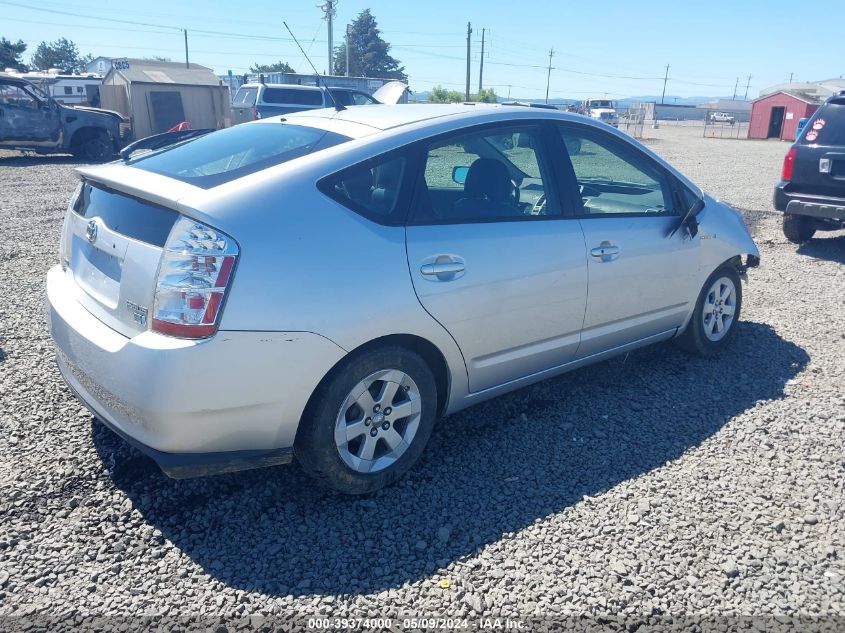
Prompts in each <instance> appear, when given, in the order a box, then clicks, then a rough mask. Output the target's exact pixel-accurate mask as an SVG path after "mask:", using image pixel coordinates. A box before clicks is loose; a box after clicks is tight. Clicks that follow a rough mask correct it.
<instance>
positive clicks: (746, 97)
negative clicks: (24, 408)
mask: <svg viewBox="0 0 845 633" xmlns="http://www.w3.org/2000/svg"><path fill="white" fill-rule="evenodd" d="M750 87H751V75H748V83H746V84H745V97H743V99H744V100H745V101H748V89H749V88H750Z"/></svg>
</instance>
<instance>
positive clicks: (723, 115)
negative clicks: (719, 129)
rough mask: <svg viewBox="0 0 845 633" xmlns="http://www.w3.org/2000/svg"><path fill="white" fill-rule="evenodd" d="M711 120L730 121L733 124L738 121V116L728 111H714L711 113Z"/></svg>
mask: <svg viewBox="0 0 845 633" xmlns="http://www.w3.org/2000/svg"><path fill="white" fill-rule="evenodd" d="M710 122H711V123H730V124H731V125H733V124H734V123H736V117H734V116H733V115H732V114H729V113H727V112H714V113H713V114H711V115H710Z"/></svg>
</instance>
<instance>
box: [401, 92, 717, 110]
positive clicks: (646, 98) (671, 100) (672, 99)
mask: <svg viewBox="0 0 845 633" xmlns="http://www.w3.org/2000/svg"><path fill="white" fill-rule="evenodd" d="M430 96H431V92H430V91H428V90H425V91H421V92H413V93H411V96H410V98H411V99H412V100H416V101H428V99H429V97H430ZM498 97H499V101H500V102H501V101H525V102H528V103H531V102H535V103H543V102H545V99H530V98H525V97H520V96H514V95H511V97H510V98H507V97H503V96H502V95H498ZM596 98H600V95H597V97H596ZM729 98H730V97H704V96H697V97H676V96H674V95H666V96H665V97H664V98H663V103H665V104H666V105H688V106H695V105H698V104H700V103H707V102H708V101H715V100H716V99H729ZM581 101H582V100H581V99H549V104H553V105H559V106H565V105H572V104H575V103H581ZM614 101H616V103H617V105H619V106H620V107H628V106H630V105H631V104H632V103H643V102H645V103H648V102H653V103H660V95H641V96H633V97H624V98H622V99H614Z"/></svg>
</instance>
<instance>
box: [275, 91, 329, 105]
mask: <svg viewBox="0 0 845 633" xmlns="http://www.w3.org/2000/svg"><path fill="white" fill-rule="evenodd" d="M261 100H262V101H263V102H264V103H272V104H294V105H306V106H321V105H323V93H322V92H321V91H319V90H316V89H314V90H311V89H307V88H304V89H298V88H265V89H264V92H263V93H262V95H261Z"/></svg>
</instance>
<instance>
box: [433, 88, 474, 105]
mask: <svg viewBox="0 0 845 633" xmlns="http://www.w3.org/2000/svg"><path fill="white" fill-rule="evenodd" d="M429 101H431V102H432V103H463V102H464V101H465V99H464V93H463V92H458V91H457V90H446V88H444V87H443V86H434V88H432V89H431V93H430V95H429Z"/></svg>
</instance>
